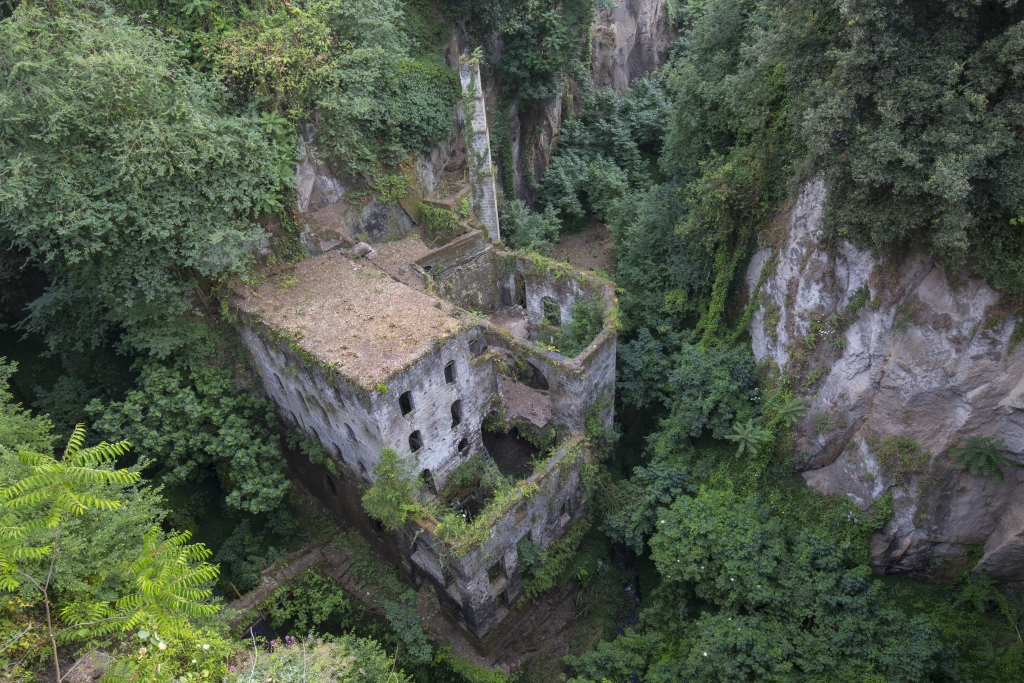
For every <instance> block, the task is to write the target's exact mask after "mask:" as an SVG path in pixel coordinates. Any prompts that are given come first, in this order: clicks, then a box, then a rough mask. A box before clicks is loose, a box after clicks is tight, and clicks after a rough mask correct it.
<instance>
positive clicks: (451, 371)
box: [444, 360, 455, 384]
mask: <svg viewBox="0 0 1024 683" xmlns="http://www.w3.org/2000/svg"><path fill="white" fill-rule="evenodd" d="M444 383H445V384H455V361H453V360H450V361H448V364H447V365H445V366H444Z"/></svg>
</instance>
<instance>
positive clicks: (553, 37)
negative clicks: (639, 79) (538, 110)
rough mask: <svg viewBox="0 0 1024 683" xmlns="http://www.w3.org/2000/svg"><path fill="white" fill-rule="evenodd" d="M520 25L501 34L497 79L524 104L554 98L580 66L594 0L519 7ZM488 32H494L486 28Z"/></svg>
mask: <svg viewBox="0 0 1024 683" xmlns="http://www.w3.org/2000/svg"><path fill="white" fill-rule="evenodd" d="M519 5H520V7H519V8H516V9H518V10H519V13H518V17H516V19H517V20H514V21H510V22H508V23H506V24H505V27H504V30H502V32H501V39H502V43H503V48H504V49H503V52H502V55H501V58H500V59H499V60H498V63H497V71H498V76H499V78H501V80H502V82H503V83H504V84H505V86H506V87H508V88H509V90H512V91H515V92H518V93H519V94H521V95H522V96H523V97H524V98H526V99H531V100H542V99H546V98H548V97H554V96H555V95H556V94H558V92H559V90H560V89H561V79H562V76H563V75H566V74H575V73H576V72H579V71H580V67H581V66H582V62H581V61H580V60H581V58H582V57H583V56H584V48H585V46H586V48H587V49H589V45H587V42H588V40H587V36H588V34H589V32H587V30H586V29H587V28H588V27H589V26H590V23H591V20H592V18H593V14H594V5H595V3H594V1H593V0H565V1H563V2H553V1H552V0H541V1H540V2H521V3H519ZM488 28H490V27H488Z"/></svg>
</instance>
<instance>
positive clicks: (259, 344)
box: [234, 230, 616, 639]
mask: <svg viewBox="0 0 1024 683" xmlns="http://www.w3.org/2000/svg"><path fill="white" fill-rule="evenodd" d="M418 240H419V237H417V236H412V237H410V238H407V239H406V240H400V241H399V242H395V243H390V244H385V245H377V247H376V248H375V249H374V250H373V251H372V252H370V253H369V254H367V255H366V256H365V257H362V258H358V257H356V258H348V257H346V256H343V255H342V254H341V253H340V252H337V251H332V252H329V253H327V254H324V255H322V256H318V257H316V258H312V259H308V260H306V261H303V262H300V263H299V264H297V265H296V266H293V267H289V269H288V270H287V271H282V272H281V273H277V274H272V275H270V276H268V278H267V281H266V282H265V283H264V284H263V285H262V286H260V287H259V288H258V289H256V290H245V291H239V293H238V296H237V297H236V298H235V299H234V306H235V309H236V311H237V312H238V313H239V315H240V324H239V334H240V337H241V340H242V342H243V343H244V344H245V346H246V348H247V349H248V350H249V352H250V355H251V358H252V362H253V365H254V367H255V369H256V371H257V372H258V374H259V375H260V377H261V378H262V381H263V385H264V388H265V390H266V392H267V395H268V396H269V397H270V398H271V399H272V400H273V401H274V403H275V404H276V405H277V408H278V412H279V414H280V415H281V418H282V419H283V420H284V421H285V422H286V423H287V424H288V425H289V426H290V427H292V428H293V429H296V430H298V431H300V432H303V433H305V434H308V435H310V436H315V437H316V438H317V439H319V441H320V442H321V443H322V444H323V446H324V450H325V451H326V453H327V455H328V456H329V457H330V459H331V461H332V463H333V468H327V469H325V470H324V471H323V472H322V473H320V472H319V470H315V472H316V473H315V474H314V475H313V476H312V477H310V478H311V480H312V483H313V485H312V486H311V489H312V490H313V492H314V493H315V494H317V495H318V496H319V497H321V498H322V499H324V502H325V504H327V505H328V506H329V507H330V508H331V509H332V510H333V511H335V513H336V514H338V515H339V516H342V517H345V516H351V515H354V514H357V511H358V508H359V503H358V498H357V497H358V495H359V494H358V493H357V492H358V486H359V485H362V486H365V485H367V484H369V483H371V482H372V481H373V478H374V475H373V472H374V467H375V465H376V464H377V463H378V461H379V454H380V452H381V450H382V449H384V448H391V449H394V450H395V451H396V452H398V453H399V454H400V455H401V456H402V457H403V458H405V459H406V460H407V461H408V462H410V463H411V464H412V465H413V467H414V469H415V471H416V472H418V473H420V476H421V481H422V482H429V484H426V483H425V484H424V485H423V486H421V491H420V495H421V497H422V500H423V501H424V502H425V504H427V509H432V508H430V503H431V501H436V500H440V499H439V498H437V492H438V490H440V488H441V487H443V485H444V483H445V481H446V480H447V479H448V478H449V476H450V475H451V473H452V472H453V471H454V470H455V469H456V468H457V467H459V466H460V465H462V464H464V463H467V462H468V461H469V460H470V459H471V458H473V457H474V456H476V457H482V458H484V459H485V460H486V461H488V462H491V463H492V464H493V462H494V461H493V460H492V459H491V453H489V452H488V449H487V447H486V445H485V443H484V432H485V420H486V419H487V418H488V415H491V416H492V417H493V416H495V415H500V416H501V419H502V420H504V421H505V422H506V423H507V424H508V425H519V427H517V429H522V430H523V431H524V432H527V433H529V434H551V435H553V436H554V437H555V439H556V441H555V442H554V443H556V444H557V446H555V447H553V448H552V450H551V451H550V454H549V455H547V456H543V455H542V456H541V457H546V460H545V461H543V466H537V465H533V464H531V463H527V465H528V466H529V467H531V468H532V472H533V473H532V474H527V475H525V476H522V475H516V476H517V478H518V477H519V476H522V478H521V479H520V480H519V483H518V484H517V485H516V487H517V491H518V493H516V494H515V495H512V496H511V497H508V496H505V497H503V498H502V499H501V500H500V501H497V500H496V501H495V502H493V503H488V505H489V507H487V508H485V510H484V511H483V512H480V513H479V520H482V521H477V522H475V523H476V524H477V526H476V527H474V528H475V529H476V534H475V535H473V536H472V538H471V540H469V541H459V542H457V543H456V542H454V541H451V540H450V536H445V535H444V534H440V535H439V534H438V533H436V532H438V527H439V525H440V524H441V522H439V521H438V519H436V518H434V515H433V513H430V514H426V515H425V516H424V518H422V519H417V520H414V521H413V522H411V523H410V524H409V526H408V528H405V529H400V530H399V531H398V532H397V533H396V534H395V536H394V538H393V541H394V543H393V545H392V551H391V552H390V553H389V554H390V555H391V556H392V557H393V559H396V561H397V563H398V564H399V565H400V566H401V567H403V568H404V569H405V571H406V573H407V575H409V577H410V578H411V579H412V580H414V581H422V580H424V579H425V580H428V581H430V582H431V584H432V585H433V586H434V589H435V592H436V594H437V596H438V599H439V601H440V602H441V604H442V606H443V607H444V609H445V610H446V611H448V612H449V613H450V614H451V615H452V617H453V618H454V619H455V620H456V621H457V622H458V623H459V624H461V625H462V626H463V627H464V628H465V629H466V630H467V631H468V632H469V633H470V634H472V635H473V636H475V637H476V638H478V639H483V638H484V637H485V636H486V635H487V633H489V632H490V631H491V630H492V629H493V628H494V627H495V626H496V625H497V624H498V623H499V622H500V621H501V619H502V618H503V617H504V616H505V615H506V614H507V613H508V611H509V609H510V608H511V607H512V606H513V605H514V604H515V602H516V600H517V599H518V598H519V597H520V595H521V592H522V583H523V582H522V573H521V571H520V568H519V560H518V555H517V544H518V543H519V542H520V541H521V540H522V539H523V538H528V539H529V540H530V541H532V542H533V543H534V544H535V545H536V546H538V547H539V548H544V547H546V546H547V545H548V544H550V543H551V542H552V541H554V540H555V539H557V538H560V537H561V536H563V535H564V534H565V533H566V531H567V530H568V529H569V528H570V527H571V526H572V524H573V523H574V522H575V521H576V520H578V519H579V518H580V517H581V516H582V515H583V514H584V513H585V511H586V501H585V499H584V495H583V489H582V482H581V478H580V468H581V467H582V465H583V463H584V462H585V460H586V458H587V455H586V450H585V449H586V443H585V434H584V432H585V425H586V422H587V417H588V415H590V414H591V411H593V412H596V413H597V414H598V415H599V416H600V418H601V421H602V423H603V424H604V425H605V426H610V425H611V423H612V400H611V399H612V397H613V392H614V381H615V344H616V334H615V329H614V317H615V316H614V310H613V309H614V306H615V298H614V293H613V289H612V286H611V284H610V283H608V282H606V281H604V280H602V279H599V278H596V277H592V276H589V275H585V274H582V273H579V272H575V271H573V270H572V269H571V268H569V267H568V266H566V265H564V264H559V263H555V262H551V261H548V260H546V259H542V258H540V257H532V256H521V255H517V254H514V253H511V252H507V251H505V250H504V249H502V248H501V247H500V246H497V245H494V244H492V243H491V242H489V241H488V240H487V239H486V237H485V232H484V231H483V230H474V231H471V232H469V233H467V234H465V235H462V236H461V237H458V238H456V239H454V240H453V241H452V242H450V243H449V244H447V245H445V246H443V247H440V248H437V249H434V250H430V249H427V248H426V247H425V246H424V245H422V244H420V243H419V242H417V241H418ZM413 242H416V244H413ZM413 247H416V248H413ZM355 253H356V252H355V250H353V252H352V253H351V254H350V255H351V256H355ZM403 254H413V255H420V256H419V257H418V258H415V259H411V258H410V259H409V260H407V261H403V260H402V259H401V258H400V256H401V255H403ZM583 298H586V299H588V300H589V301H591V302H593V303H596V304H599V306H600V307H601V310H603V311H604V327H603V329H602V330H601V332H600V333H599V334H598V335H597V336H596V338H595V339H593V340H592V341H591V342H590V344H589V345H588V346H587V347H586V349H584V350H583V351H582V352H581V353H580V354H578V355H577V356H576V357H575V358H567V357H565V356H563V355H561V354H560V353H558V352H557V351H555V350H553V349H552V347H551V346H548V345H546V344H543V343H539V342H538V341H537V338H538V337H537V328H538V327H539V326H540V325H541V324H542V323H545V324H548V325H551V322H550V320H551V318H550V317H549V318H548V319H547V322H545V317H544V316H545V312H544V311H545V308H544V301H545V300H547V301H548V308H549V309H550V310H549V312H548V315H549V316H553V314H552V312H551V311H553V310H555V308H553V307H557V310H558V318H559V321H558V322H560V323H565V322H568V321H569V320H570V319H571V316H572V314H573V304H574V302H576V301H579V300H580V299H583ZM552 302H554V303H552ZM463 307H468V308H471V309H472V312H470V311H468V310H466V308H463ZM524 373H525V374H524ZM330 469H334V471H335V472H337V473H339V474H336V475H332V474H330V472H329V470H330ZM319 479H322V480H323V481H322V482H321V481H319ZM341 497H347V498H350V499H351V498H353V497H356V498H357V499H356V500H346V501H340V500H338V499H339V498H341ZM356 526H361V528H364V529H365V528H367V526H368V525H366V524H362V525H360V524H356ZM379 535H380V534H378V536H379ZM442 539H448V540H447V541H445V540H442Z"/></svg>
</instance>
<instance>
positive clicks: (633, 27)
mask: <svg viewBox="0 0 1024 683" xmlns="http://www.w3.org/2000/svg"><path fill="white" fill-rule="evenodd" d="M591 32H592V35H593V45H592V52H591V62H590V82H591V84H592V85H593V86H594V87H595V88H597V89H598V90H603V89H605V88H612V89H613V90H615V92H618V93H622V92H625V91H626V90H627V89H628V88H629V84H630V83H631V82H632V81H633V80H634V79H637V78H641V77H642V76H644V75H645V74H648V73H651V72H652V71H655V70H656V69H657V68H658V67H660V66H661V65H662V64H664V63H665V50H666V48H667V47H668V43H669V41H670V40H671V39H672V35H673V33H672V31H671V30H670V29H669V25H668V8H667V5H666V1H665V0H621V2H619V4H618V6H617V7H615V8H614V9H608V10H603V11H601V12H598V13H597V16H596V17H595V21H594V25H593V27H592V29H591Z"/></svg>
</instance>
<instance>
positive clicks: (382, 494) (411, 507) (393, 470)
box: [363, 448, 420, 530]
mask: <svg viewBox="0 0 1024 683" xmlns="http://www.w3.org/2000/svg"><path fill="white" fill-rule="evenodd" d="M415 481H416V475H415V473H414V472H413V471H412V470H411V463H409V461H408V460H406V459H405V458H402V457H399V455H398V453H396V452H395V451H394V449H391V448H385V449H383V450H382V451H381V452H380V458H379V459H378V460H377V464H376V465H374V466H373V484H372V485H371V486H370V488H368V489H367V490H366V493H364V494H363V509H364V510H366V514H368V515H370V517H373V518H374V519H376V520H377V521H378V522H380V523H381V524H383V525H384V527H385V528H386V529H390V530H394V529H397V528H399V527H400V526H402V525H403V524H405V520H406V519H408V517H409V515H410V514H411V513H414V512H416V511H418V510H419V509H420V506H419V505H417V504H416V502H415V500H414V499H413V495H412V494H413V491H414V490H415V487H416V485H415Z"/></svg>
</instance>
